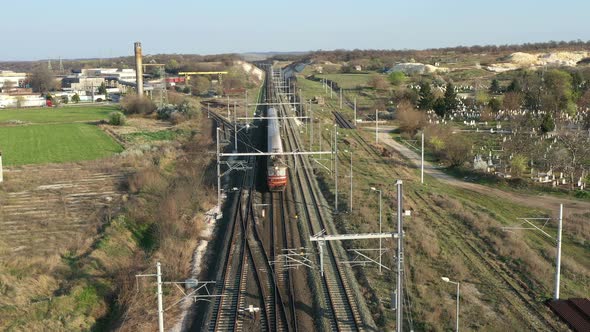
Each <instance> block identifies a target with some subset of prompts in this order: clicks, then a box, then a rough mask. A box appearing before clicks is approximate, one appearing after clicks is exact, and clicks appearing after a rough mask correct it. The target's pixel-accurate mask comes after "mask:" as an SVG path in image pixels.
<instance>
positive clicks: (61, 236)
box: [0, 160, 123, 257]
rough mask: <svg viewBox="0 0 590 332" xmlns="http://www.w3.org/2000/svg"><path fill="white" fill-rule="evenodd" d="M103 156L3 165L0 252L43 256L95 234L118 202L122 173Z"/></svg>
mask: <svg viewBox="0 0 590 332" xmlns="http://www.w3.org/2000/svg"><path fill="white" fill-rule="evenodd" d="M107 163H109V164H110V163H111V161H108V160H107V161H104V164H102V163H98V162H87V163H79V164H61V165H51V164H50V165H42V166H23V167H13V168H9V169H5V183H4V191H0V225H2V227H0V244H2V247H3V248H2V249H3V250H2V251H0V257H2V256H4V257H6V256H11V255H27V256H30V255H46V254H55V253H60V252H63V251H64V250H65V249H66V248H67V247H69V246H73V245H82V243H84V242H85V241H87V240H90V239H91V238H92V237H93V236H94V235H96V234H97V233H98V231H99V228H100V226H101V220H100V219H101V215H102V214H104V213H107V214H108V213H109V212H111V213H112V211H110V207H111V206H113V204H115V203H116V202H118V201H119V199H120V197H121V195H122V193H123V192H122V190H121V188H120V183H121V180H122V178H123V175H122V172H120V171H116V172H113V170H115V169H114V168H112V167H111V165H109V167H107V165H106V164H107Z"/></svg>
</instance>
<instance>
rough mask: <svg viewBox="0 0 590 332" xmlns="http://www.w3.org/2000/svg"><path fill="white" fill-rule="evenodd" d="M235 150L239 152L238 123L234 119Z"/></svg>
mask: <svg viewBox="0 0 590 332" xmlns="http://www.w3.org/2000/svg"><path fill="white" fill-rule="evenodd" d="M234 152H238V123H237V122H235V121H234Z"/></svg>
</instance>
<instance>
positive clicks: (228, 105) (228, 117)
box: [227, 95, 229, 121]
mask: <svg viewBox="0 0 590 332" xmlns="http://www.w3.org/2000/svg"><path fill="white" fill-rule="evenodd" d="M227 121H229V95H227Z"/></svg>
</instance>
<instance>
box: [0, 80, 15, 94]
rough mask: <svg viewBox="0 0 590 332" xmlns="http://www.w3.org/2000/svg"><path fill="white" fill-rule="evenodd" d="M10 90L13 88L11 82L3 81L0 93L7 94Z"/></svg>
mask: <svg viewBox="0 0 590 332" xmlns="http://www.w3.org/2000/svg"><path fill="white" fill-rule="evenodd" d="M12 88H14V82H13V81H4V84H3V85H2V92H4V93H6V92H9V91H10V90H12Z"/></svg>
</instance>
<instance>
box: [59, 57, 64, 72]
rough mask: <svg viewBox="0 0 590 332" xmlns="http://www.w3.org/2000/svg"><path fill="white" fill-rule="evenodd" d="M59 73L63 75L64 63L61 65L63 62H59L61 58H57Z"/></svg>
mask: <svg viewBox="0 0 590 332" xmlns="http://www.w3.org/2000/svg"><path fill="white" fill-rule="evenodd" d="M59 72H60V73H61V74H63V72H64V63H63V61H62V60H61V57H59Z"/></svg>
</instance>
